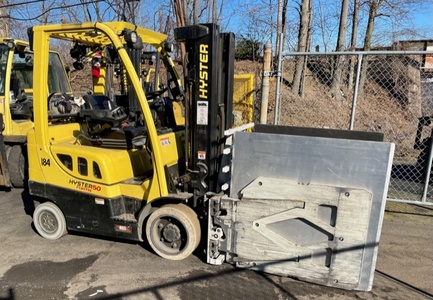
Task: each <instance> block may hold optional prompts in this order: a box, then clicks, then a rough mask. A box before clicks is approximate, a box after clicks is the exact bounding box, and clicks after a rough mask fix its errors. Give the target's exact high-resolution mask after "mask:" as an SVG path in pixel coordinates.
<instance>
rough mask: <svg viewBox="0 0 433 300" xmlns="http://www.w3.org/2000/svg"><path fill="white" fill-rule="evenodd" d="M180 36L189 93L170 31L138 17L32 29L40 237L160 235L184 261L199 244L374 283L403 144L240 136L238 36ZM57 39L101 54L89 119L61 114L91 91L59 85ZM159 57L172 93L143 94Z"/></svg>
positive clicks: (33, 187)
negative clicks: (54, 61)
mask: <svg viewBox="0 0 433 300" xmlns="http://www.w3.org/2000/svg"><path fill="white" fill-rule="evenodd" d="M175 38H176V40H177V41H178V42H180V43H185V48H186V50H187V57H186V59H185V62H184V70H185V71H184V79H183V80H184V82H183V84H182V82H181V79H180V78H179V76H178V74H177V72H176V69H175V67H174V64H173V62H172V60H171V58H170V51H171V49H172V46H171V44H170V43H169V42H167V36H166V35H164V34H160V33H157V32H154V31H151V30H148V29H145V28H141V27H138V26H136V25H133V24H129V23H126V22H111V23H81V24H62V25H44V26H35V27H32V28H31V29H29V41H30V43H31V46H32V49H33V51H34V70H35V73H36V74H38V76H34V77H33V80H34V85H33V86H34V88H33V106H34V128H32V129H30V130H29V131H28V135H27V151H28V157H29V180H28V187H29V194H30V195H31V196H32V197H33V199H34V200H35V201H36V202H38V203H39V204H38V205H37V206H36V209H35V211H34V215H33V222H34V226H35V229H36V230H37V232H38V233H39V234H40V235H41V236H42V237H44V238H47V239H53V240H54V239H58V238H60V237H62V236H63V235H65V234H66V233H67V232H68V231H76V232H85V233H90V234H95V235H103V236H110V237H116V238H122V239H128V240H133V241H137V242H142V241H145V240H147V241H148V243H149V245H150V247H151V248H152V249H153V251H154V252H155V253H157V254H158V255H160V256H161V257H164V258H167V259H171V260H180V259H184V258H186V257H188V256H189V255H191V254H192V253H193V252H194V251H195V250H196V249H197V248H198V247H199V249H200V253H204V254H205V258H204V259H205V260H206V261H207V262H208V263H211V264H221V263H223V262H224V261H226V262H229V263H233V264H235V265H236V266H238V267H243V268H250V269H253V270H259V271H265V272H268V273H273V274H279V275H283V276H295V277H298V278H300V279H303V280H306V281H310V282H316V283H319V284H324V285H328V286H333V287H339V288H346V289H357V290H369V289H371V287H372V282H373V274H374V267H375V261H376V256H377V250H378V242H379V238H380V229H381V224H382V218H383V212H384V207H385V200H386V192H387V186H388V183H389V176H390V170H391V167H390V166H391V163H392V156H393V150H394V148H393V145H392V144H389V143H384V142H382V141H381V139H383V135H380V134H379V135H378V134H365V133H359V132H346V131H339V130H325V131H321V130H312V129H308V128H292V127H278V126H256V127H255V129H254V131H253V132H245V131H243V129H245V128H246V127H245V128H235V129H232V128H231V127H232V123H233V114H232V96H233V70H234V67H233V61H234V35H233V34H232V33H221V32H220V31H219V27H218V26H217V25H215V24H200V25H194V26H190V27H184V28H178V29H176V30H175ZM53 39H61V40H66V41H71V42H73V50H72V51H71V54H73V57H74V58H75V59H76V60H77V61H76V64H75V65H76V66H77V67H79V63H80V59H81V57H83V56H85V55H88V56H89V55H94V56H95V60H94V63H95V64H94V65H95V72H94V90H93V93H92V94H88V95H81V97H82V98H83V100H84V101H85V103H84V104H83V105H82V106H81V107H80V110H79V111H74V112H71V111H59V113H58V114H49V111H48V109H47V102H48V103H51V102H52V101H55V102H56V103H57V102H59V101H60V100H62V99H66V100H68V99H72V98H74V99H75V98H77V97H79V96H80V95H75V94H74V93H71V92H69V91H66V92H64V91H61V92H58V93H53V94H50V93H49V92H48V91H47V89H45V88H43V87H44V86H45V85H46V82H47V81H48V72H47V70H48V68H49V60H48V55H47V53H48V52H49V49H50V41H51V40H53ZM144 52H158V54H159V56H160V58H161V61H162V62H163V65H164V69H165V70H166V71H167V76H165V80H164V81H162V80H161V82H159V83H158V86H157V88H156V89H155V88H153V89H151V90H146V89H145V88H143V82H145V81H146V80H145V79H144V77H145V76H146V72H143V71H144V70H143V69H142V60H143V53H144ZM109 70H116V72H111V71H109ZM115 74H118V76H117V77H116V76H115ZM115 78H117V79H115ZM116 84H117V87H116ZM59 99H60V100H59ZM179 105H180V106H184V108H185V110H184V118H183V117H176V112H175V110H176V109H175V108H176V107H178V106H179ZM199 245H200V246H199Z"/></svg>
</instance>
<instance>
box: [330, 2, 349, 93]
mask: <svg viewBox="0 0 433 300" xmlns="http://www.w3.org/2000/svg"><path fill="white" fill-rule="evenodd" d="M348 13H349V0H343V1H342V4H341V14H340V26H339V28H338V39H337V47H336V49H335V50H336V51H337V52H338V51H343V50H344V46H345V45H344V41H345V37H346V33H347V16H348ZM342 69H343V56H342V55H336V56H335V59H334V67H333V74H332V83H331V91H332V93H333V95H334V97H335V98H336V99H340V98H341V97H340V96H341V93H340V86H341V79H342Z"/></svg>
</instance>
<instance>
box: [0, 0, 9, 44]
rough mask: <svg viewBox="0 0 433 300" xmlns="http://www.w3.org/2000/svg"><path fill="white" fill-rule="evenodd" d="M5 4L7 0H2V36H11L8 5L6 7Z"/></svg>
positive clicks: (0, 32) (0, 16)
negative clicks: (7, 12)
mask: <svg viewBox="0 0 433 300" xmlns="http://www.w3.org/2000/svg"><path fill="white" fill-rule="evenodd" d="M5 4H6V0H0V5H1V6H2V7H1V8H0V36H4V37H6V36H9V19H8V18H7V14H6V7H4V5H5Z"/></svg>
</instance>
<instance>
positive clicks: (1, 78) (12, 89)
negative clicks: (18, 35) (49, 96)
mask: <svg viewBox="0 0 433 300" xmlns="http://www.w3.org/2000/svg"><path fill="white" fill-rule="evenodd" d="M28 46H29V45H28V43H27V42H24V41H20V40H13V39H10V38H0V114H1V115H2V122H1V126H2V127H1V129H2V135H3V137H2V139H3V141H2V142H0V153H3V155H0V167H1V168H0V178H1V180H0V185H3V186H6V187H11V186H14V187H23V186H24V183H25V179H26V176H27V175H26V173H27V170H26V169H27V159H26V141H27V132H28V131H29V130H30V129H31V128H33V121H32V120H33V52H32V51H30V49H29V47H28ZM48 53H49V56H48V63H49V67H48V70H47V71H48V77H47V82H46V83H45V84H44V85H43V86H44V87H45V88H46V89H47V92H48V93H59V92H68V91H70V90H71V89H70V86H69V82H68V80H67V74H66V71H65V67H64V66H63V64H62V61H61V59H60V56H59V54H58V53H56V52H54V51H49V52H48Z"/></svg>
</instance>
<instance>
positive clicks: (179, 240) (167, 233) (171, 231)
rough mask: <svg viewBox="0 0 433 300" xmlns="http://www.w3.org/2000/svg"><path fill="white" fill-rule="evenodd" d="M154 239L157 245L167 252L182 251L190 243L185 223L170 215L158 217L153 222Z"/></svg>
mask: <svg viewBox="0 0 433 300" xmlns="http://www.w3.org/2000/svg"><path fill="white" fill-rule="evenodd" d="M152 232H153V234H152V236H153V238H152V240H153V242H154V244H155V246H156V247H157V248H158V249H159V250H160V251H162V252H165V253H167V254H175V253H179V252H182V251H183V250H184V249H185V248H186V246H187V244H188V236H187V232H186V230H185V227H184V225H183V224H182V223H181V222H180V221H178V220H177V219H175V218H173V217H170V216H163V217H160V218H158V219H156V220H155V221H154V222H153V224H152Z"/></svg>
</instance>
